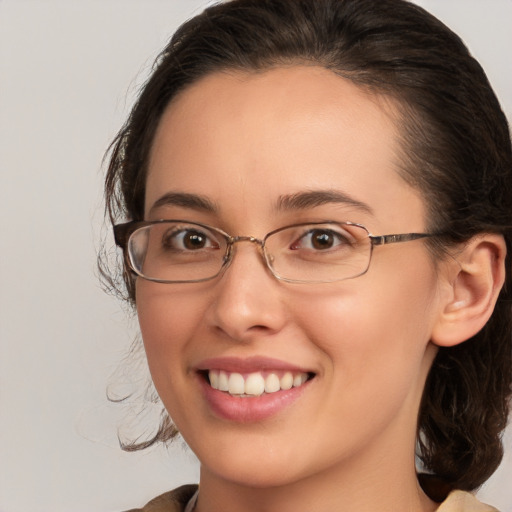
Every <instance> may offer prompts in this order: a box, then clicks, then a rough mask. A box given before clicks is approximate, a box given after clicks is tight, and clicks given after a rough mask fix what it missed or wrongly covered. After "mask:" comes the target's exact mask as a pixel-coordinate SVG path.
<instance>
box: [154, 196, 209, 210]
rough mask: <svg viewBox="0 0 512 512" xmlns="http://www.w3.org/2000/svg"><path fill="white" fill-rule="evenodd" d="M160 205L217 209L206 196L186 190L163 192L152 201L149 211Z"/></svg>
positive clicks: (193, 208)
mask: <svg viewBox="0 0 512 512" xmlns="http://www.w3.org/2000/svg"><path fill="white" fill-rule="evenodd" d="M162 206H181V207H182V208H190V209H191V210H199V211H204V212H209V213H215V212H216V211H217V209H218V208H217V206H216V205H215V203H214V202H212V201H211V200H210V199H208V198H207V197H205V196H201V195H198V194H190V193H186V192H168V193H167V194H164V195H163V196H162V197H160V198H159V199H157V200H156V201H155V202H154V203H153V206H151V208H150V210H149V211H150V212H152V211H153V210H156V209H157V208H160V207H162Z"/></svg>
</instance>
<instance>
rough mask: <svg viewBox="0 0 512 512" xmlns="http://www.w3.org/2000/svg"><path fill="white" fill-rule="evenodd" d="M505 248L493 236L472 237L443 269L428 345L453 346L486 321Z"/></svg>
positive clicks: (501, 276)
mask: <svg viewBox="0 0 512 512" xmlns="http://www.w3.org/2000/svg"><path fill="white" fill-rule="evenodd" d="M506 251H507V250H506V245H505V241H504V239H503V237H502V236H501V235H497V234H483V235H478V236H475V237H473V238H472V239H471V240H469V241H468V242H467V244H465V245H464V247H463V248H462V250H461V251H459V252H457V253H456V254H455V255H454V256H453V258H454V259H453V261H451V262H450V261H448V262H447V265H446V266H445V267H444V276H443V279H444V285H443V286H444V290H443V293H442V297H441V304H440V311H439V316H438V318H437V321H436V324H435V326H434V329H433V331H432V338H431V339H432V342H433V343H434V344H436V345H439V346H445V347H449V346H453V345H457V344H459V343H462V342H463V341H466V340H467V339H469V338H471V337H472V336H474V335H475V334H476V333H478V332H479V331H480V330H481V329H482V328H483V327H484V325H485V324H486V323H487V321H488V320H489V318H490V316H491V314H492V312H493V310H494V306H495V304H496V301H497V299H498V295H499V293H500V290H501V288H502V286H503V283H504V280H505V256H506Z"/></svg>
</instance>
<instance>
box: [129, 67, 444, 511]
mask: <svg viewBox="0 0 512 512" xmlns="http://www.w3.org/2000/svg"><path fill="white" fill-rule="evenodd" d="M393 111H394V107H393V105H392V104H391V103H390V102H388V101H386V100H385V99H384V98H381V97H377V96H375V95H370V94H369V93H367V92H365V91H363V90H362V89H360V88H358V87H357V86H355V85H354V84H352V83H351V82H349V81H346V80H344V79H342V78H340V77H338V76H336V75H335V74H333V73H332V72H330V71H328V70H325V69H323V68H319V67H305V66H293V67H288V68H276V69H272V70H269V71H265V72H261V73H240V72H237V73H216V74H212V75H210V76H207V77H206V78H203V79H202V80H200V81H199V82H197V83H195V84H194V85H192V86H190V87H189V88H187V89H186V90H185V91H184V92H183V93H181V94H180V96H179V97H177V98H176V99H175V100H174V101H173V102H172V103H171V105H170V106H169V107H168V108H167V110H166V112H165V114H164V116H163V118H162V120H161V123H160V126H159V128H158V131H157V134H156V136H155V140H154V144H153V148H152V152H151V158H150V163H149V173H148V180H147V192H146V218H147V219H149V220H155V219H160V218H185V219H189V220H191V221H196V222H203V223H206V224H209V225H212V226H216V227H220V228H221V229H223V230H225V231H226V232H228V233H230V234H232V235H252V236H255V237H258V238H263V237H264V235H265V234H266V233H267V232H269V231H271V230H273V229H276V228H278V227H281V226H285V225H287V224H291V223H294V222H300V221H305V222H307V221H318V220H324V219H326V218H329V219H333V220H339V221H345V220H348V221H353V222H358V223H361V224H363V225H365V226H366V227H367V228H368V229H369V231H370V232H371V233H372V234H376V235H380V234H389V233H408V232H422V231H425V229H426V219H425V205H424V202H423V200H422V198H421V196H420V194H419V193H418V192H417V191H416V190H414V189H412V188H411V187H409V186H408V185H407V184H406V183H405V182H404V181H403V180H402V179H401V178H400V176H399V175H398V174H397V171H396V162H397V158H398V154H399V151H400V148H399V146H398V142H397V129H396V126H395V123H394V120H393V119H394V116H393ZM311 190H330V191H332V190H335V191H339V192H342V193H344V194H348V195H349V196H350V197H352V198H354V199H356V200H357V201H360V202H363V203H365V204H366V205H367V206H368V207H369V208H368V209H366V208H361V207H358V206H356V205H353V204H340V203H326V204H322V205H318V206H315V207H308V208H304V209H293V210H278V209H276V202H277V200H278V198H279V197H280V196H282V195H288V194H295V193H299V192H304V191H311ZM170 192H180V193H191V194H200V195H201V196H204V197H207V198H208V199H209V200H210V201H211V202H212V203H213V204H214V205H215V211H205V210H204V209H200V208H195V207H187V206H184V205H175V204H167V205H163V206H159V207H156V208H153V205H154V204H155V202H156V201H157V200H158V199H160V198H161V197H162V196H163V195H164V194H167V193H170ZM444 275H445V274H444V271H443V265H442V262H441V263H439V264H438V265H437V266H435V265H434V264H433V262H432V257H431V255H430V254H429V253H428V251H427V249H426V247H425V243H424V241H421V240H418V241H413V242H407V243H404V244H393V245H389V246H383V247H376V248H375V250H374V253H373V257H372V262H371V265H370V268H369V270H368V272H367V273H366V274H364V275H362V276H360V277H357V278H355V279H350V280H346V281H342V282H338V283H330V284H316V285H305V284H290V283H284V282H280V281H278V280H276V279H275V278H274V277H273V276H272V275H271V273H270V272H269V271H268V269H267V268H266V267H265V265H264V263H263V261H262V259H261V256H260V254H259V252H258V250H257V249H256V248H255V246H254V245H253V244H249V243H242V244H238V247H237V252H236V254H235V257H234V260H233V262H232V264H231V266H230V267H229V268H228V269H227V271H226V272H225V273H224V275H223V276H221V277H219V278H216V279H214V280H212V281H208V282H204V283H196V284H159V283H152V282H149V281H146V280H144V279H138V280H137V288H136V299H137V310H138V316H139V321H140V326H141V330H142V335H143V339H144V344H145V348H146V352H147V357H148V361H149V366H150V370H151V374H152V377H153V380H154V382H155V385H156V388H157V390H158V392H159V394H160V396H161V398H162V400H163V402H164V404H165V406H166V408H167V410H168V411H169V412H170V415H171V417H172V418H173V420H174V421H175V423H176V425H177V427H178V428H179V430H180V432H181V433H182V435H183V437H184V438H185V440H186V442H187V443H188V444H189V446H190V447H191V448H192V450H193V451H194V452H195V453H196V455H197V456H198V458H199V460H200V461H201V493H200V497H199V501H198V506H197V510H198V511H199V512H216V511H219V512H220V511H221V510H222V511H224V512H226V511H228V512H229V511H231V510H233V511H235V510H238V511H239V510H245V511H252V510H258V511H269V512H270V511H284V512H287V511H292V510H293V511H295V512H296V511H310V510H315V511H318V512H322V511H331V512H332V510H350V511H353V512H357V511H368V510H379V511H395V512H396V511H397V510H407V511H429V510H435V508H436V506H435V504H434V503H432V502H431V501H430V500H429V499H428V498H427V497H426V496H425V495H424V494H423V493H422V491H421V489H420V488H419V486H418V484H417V480H416V475H415V467H414V447H415V437H416V417H417V412H418V408H419V403H420V399H421V394H422V390H423V387H424V383H425V378H426V375H427V373H428V370H429V368H430V366H431V364H432V360H433V358H434V356H435V353H436V347H435V346H434V345H433V344H432V343H431V342H430V340H431V335H432V332H433V329H434V326H435V325H436V322H437V319H438V318H439V315H440V311H441V310H442V301H443V297H444V295H443V293H444V292H443V290H445V289H446V287H445V286H444V283H445V281H446V279H444ZM224 356H232V357H239V358H243V359H245V358H248V357H252V356H265V357H271V358H275V359H280V360H284V361H287V362H289V363H291V364H294V365H296V366H298V367H300V368H306V369H308V370H309V371H312V372H314V374H315V377H314V379H312V380H311V381H310V382H309V383H308V385H307V388H305V390H304V392H303V393H302V395H301V396H300V398H299V399H298V400H297V401H296V402H294V403H293V404H292V405H291V406H288V407H285V408H284V409H283V410H281V411H280V412H279V413H278V414H276V415H273V416H272V417H270V418H267V419H264V420H262V421H257V422H247V423H240V422H236V421H229V420H226V419H223V418H220V417H219V416H218V415H216V414H215V413H214V412H212V410H211V407H210V406H209V404H208V401H207V400H206V399H205V397H204V394H203V391H202V387H201V385H200V382H199V380H200V378H199V377H198V374H197V371H196V369H197V365H198V364H200V362H201V361H203V360H205V359H206V358H211V357H224Z"/></svg>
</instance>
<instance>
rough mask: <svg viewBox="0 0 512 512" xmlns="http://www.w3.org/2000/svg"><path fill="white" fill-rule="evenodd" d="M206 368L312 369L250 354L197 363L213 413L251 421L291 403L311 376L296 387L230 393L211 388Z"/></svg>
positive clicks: (242, 370)
mask: <svg viewBox="0 0 512 512" xmlns="http://www.w3.org/2000/svg"><path fill="white" fill-rule="evenodd" d="M208 370H224V371H227V372H237V373H241V374H244V375H245V374H249V373H253V372H259V371H261V372H266V371H275V372H279V371H291V372H305V373H309V374H311V373H313V372H311V371H310V370H307V369H304V368H301V367H299V366H296V365H292V364H290V363H288V362H285V361H281V360H278V359H272V358H268V357H260V356H254V357H250V358H246V359H239V358H233V357H219V358H212V359H206V360H204V361H202V362H201V363H200V364H199V365H197V378H198V380H199V383H200V386H201V390H202V393H203V396H204V398H205V400H206V403H207V405H208V407H209V409H210V411H211V412H212V413H213V414H214V415H215V416H217V417H219V418H221V419H224V420H228V421H233V422H238V423H253V422H258V421H263V420H266V419H269V418H271V417H273V416H276V415H278V414H279V413H281V412H283V411H284V410H285V409H287V408H288V407H290V406H292V405H293V404H294V403H295V402H296V401H297V400H299V398H300V397H301V396H302V395H303V394H304V393H305V392H306V391H307V390H308V389H309V387H310V385H311V379H310V380H308V381H306V382H305V383H304V384H302V385H301V386H299V387H293V388H291V389H288V390H281V391H276V392H275V393H269V394H263V395H260V396H254V397H238V396H232V395H230V394H229V393H226V392H224V391H219V390H216V389H213V388H212V387H211V386H210V384H209V383H208V382H207V380H206V379H205V377H204V373H205V372H207V371H208Z"/></svg>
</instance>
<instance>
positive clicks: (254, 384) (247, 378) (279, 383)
mask: <svg viewBox="0 0 512 512" xmlns="http://www.w3.org/2000/svg"><path fill="white" fill-rule="evenodd" d="M208 379H209V382H210V386H211V387H212V388H213V389H216V390H218V391H224V392H226V393H229V394H230V395H232V396H238V397H254V396H261V395H263V394H270V393H276V392H278V391H287V390H289V389H291V388H293V387H295V388H297V387H300V386H302V385H303V384H304V383H305V382H306V381H307V380H308V374H307V373H306V372H291V371H286V372H281V375H280V374H279V373H277V372H268V371H267V372H253V373H249V374H241V373H237V372H228V371H224V370H210V371H209V372H208Z"/></svg>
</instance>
